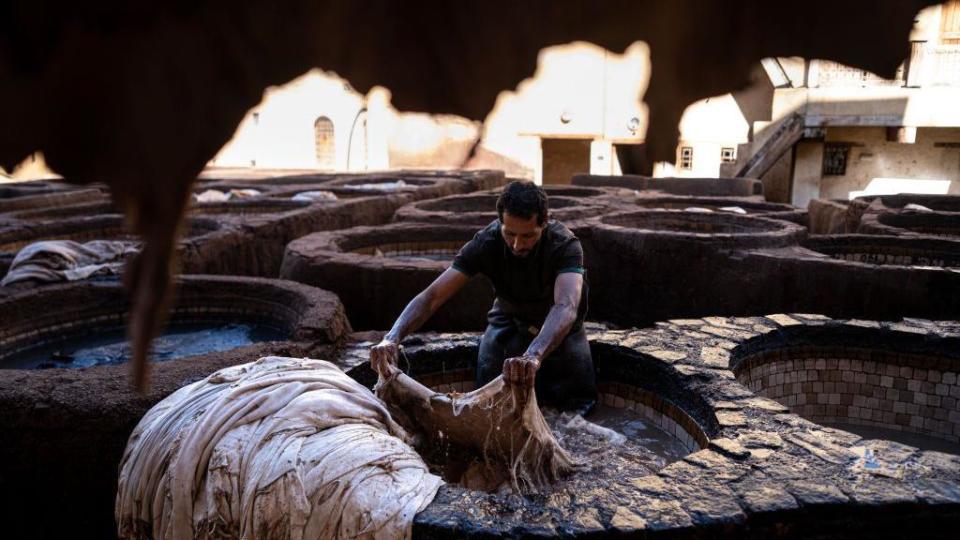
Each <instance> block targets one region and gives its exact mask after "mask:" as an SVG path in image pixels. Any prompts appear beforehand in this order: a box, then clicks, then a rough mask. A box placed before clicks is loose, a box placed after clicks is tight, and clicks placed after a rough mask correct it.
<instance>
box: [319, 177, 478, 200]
mask: <svg viewBox="0 0 960 540" xmlns="http://www.w3.org/2000/svg"><path fill="white" fill-rule="evenodd" d="M323 186H324V189H331V190H332V191H334V193H337V194H338V195H339V194H340V193H343V194H350V193H354V194H364V195H389V194H399V193H403V194H408V195H409V196H411V197H413V199H414V200H421V199H434V198H437V197H444V196H447V195H454V194H456V193H464V192H466V191H469V190H470V189H472V188H471V187H470V185H469V184H468V183H466V182H463V181H461V180H460V179H458V178H455V177H445V176H436V177H409V176H403V177H397V176H368V177H359V178H341V179H337V180H331V181H329V182H326V183H324V184H323Z"/></svg>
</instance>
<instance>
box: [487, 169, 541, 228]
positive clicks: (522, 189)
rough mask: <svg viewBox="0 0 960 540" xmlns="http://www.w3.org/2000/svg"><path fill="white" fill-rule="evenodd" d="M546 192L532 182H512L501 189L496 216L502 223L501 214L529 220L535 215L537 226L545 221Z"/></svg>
mask: <svg viewBox="0 0 960 540" xmlns="http://www.w3.org/2000/svg"><path fill="white" fill-rule="evenodd" d="M547 206H548V205H547V192H546V191H544V190H543V189H542V188H541V187H540V186H538V185H536V184H534V183H533V182H527V181H524V180H514V181H513V182H510V183H509V184H507V185H506V186H504V187H503V191H502V192H501V193H500V197H499V198H498V199H497V215H498V216H500V221H503V213H504V212H506V213H508V214H510V215H511V216H517V217H518V218H521V219H530V218H531V217H533V216H534V214H536V216H537V225H543V224H544V223H545V222H546V221H547V214H548V210H547Z"/></svg>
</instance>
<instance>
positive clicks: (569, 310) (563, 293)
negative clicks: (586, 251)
mask: <svg viewBox="0 0 960 540" xmlns="http://www.w3.org/2000/svg"><path fill="white" fill-rule="evenodd" d="M582 289H583V276H582V275H580V274H577V273H574V272H568V273H563V274H560V275H558V276H557V279H556V281H555V282H554V286H553V307H551V308H550V313H548V314H547V318H546V320H545V321H544V322H543V328H541V329H540V333H539V334H537V337H535V338H534V339H533V341H532V342H531V343H530V346H529V347H527V351H526V352H525V353H524V354H523V356H518V357H515V358H509V359H507V361H505V362H504V364H503V375H504V378H505V379H506V380H507V382H511V383H532V382H533V378H534V376H535V375H536V372H537V369H539V368H540V363H541V362H543V359H544V358H546V357H547V356H549V355H550V353H552V352H553V351H554V350H555V349H556V348H557V347H558V346H560V343H561V342H563V340H564V338H566V337H567V333H568V332H570V328H572V327H573V323H574V321H576V320H577V311H578V310H579V309H580V293H581V290H582Z"/></svg>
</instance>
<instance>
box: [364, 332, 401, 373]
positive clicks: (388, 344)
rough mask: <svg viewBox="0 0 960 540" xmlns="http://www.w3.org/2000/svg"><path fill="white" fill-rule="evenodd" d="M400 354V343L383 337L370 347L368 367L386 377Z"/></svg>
mask: <svg viewBox="0 0 960 540" xmlns="http://www.w3.org/2000/svg"><path fill="white" fill-rule="evenodd" d="M399 355H400V345H399V344H398V343H397V342H396V341H393V340H392V339H387V338H384V339H383V340H382V341H381V342H380V343H377V344H376V345H374V346H373V347H370V367H372V368H373V370H374V371H376V372H377V373H378V374H380V375H381V376H384V377H386V376H387V375H389V374H390V373H391V371H392V368H393V367H394V366H396V365H397V358H398V357H399Z"/></svg>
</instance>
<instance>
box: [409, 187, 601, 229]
mask: <svg viewBox="0 0 960 540" xmlns="http://www.w3.org/2000/svg"><path fill="white" fill-rule="evenodd" d="M498 196H499V194H498V193H475V194H468V195H452V196H449V197H443V198H440V199H431V200H427V201H419V202H413V203H410V204H408V205H406V206H403V207H401V208H399V209H398V210H397V212H396V214H394V217H393V219H394V221H401V222H417V223H438V224H441V223H446V224H458V225H473V226H475V227H477V228H480V227H485V226H487V225H489V224H490V222H492V221H493V220H495V219H497V217H498V216H497V197H498ZM604 197H605V196H604V195H602V194H601V195H596V196H589V197H587V198H583V199H581V198H577V197H573V196H566V195H558V196H554V195H552V194H551V195H549V208H550V209H549V212H550V218H551V219H556V220H558V221H560V222H566V221H573V220H579V219H583V218H587V217H593V216H598V215H601V214H603V213H606V212H608V211H609V210H610V201H607V200H606V199H605V198H604Z"/></svg>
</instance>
